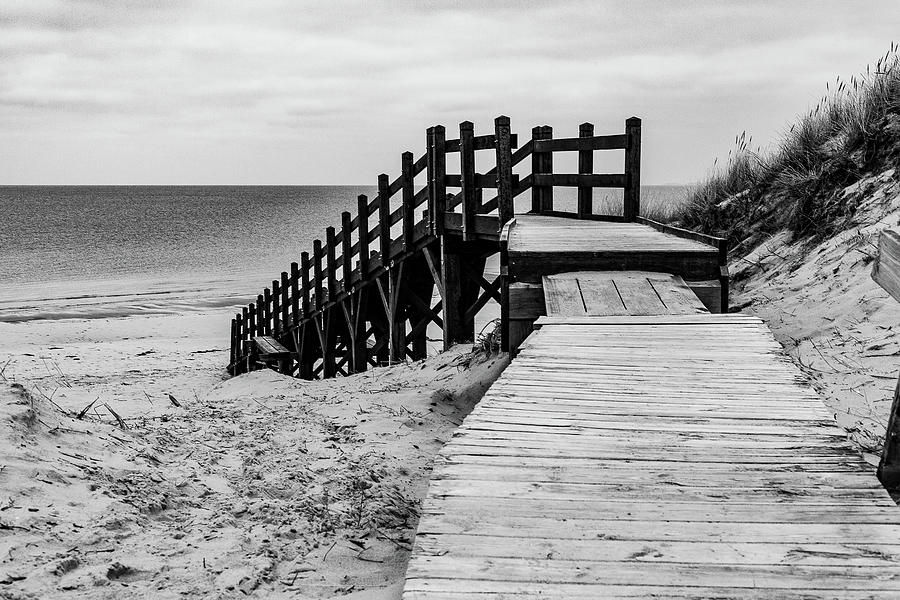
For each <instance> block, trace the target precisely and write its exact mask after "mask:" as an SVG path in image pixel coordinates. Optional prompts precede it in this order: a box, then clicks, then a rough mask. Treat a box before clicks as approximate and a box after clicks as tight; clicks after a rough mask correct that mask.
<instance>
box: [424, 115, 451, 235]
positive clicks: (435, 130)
mask: <svg viewBox="0 0 900 600" xmlns="http://www.w3.org/2000/svg"><path fill="white" fill-rule="evenodd" d="M445 142H446V132H445V131H444V126H443V125H435V126H434V127H430V128H429V129H428V150H427V151H428V159H427V160H428V162H427V164H426V169H427V175H428V219H429V224H430V229H431V234H432V235H435V236H439V235H442V234H443V233H444V213H445V212H446V207H447V182H446V181H445V180H444V176H445V175H446V174H447V154H446V151H445V149H444V145H445Z"/></svg>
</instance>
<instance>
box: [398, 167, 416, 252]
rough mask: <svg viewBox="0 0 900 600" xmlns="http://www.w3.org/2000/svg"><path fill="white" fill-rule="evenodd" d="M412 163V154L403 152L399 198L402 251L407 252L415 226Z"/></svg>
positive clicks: (411, 244) (410, 248) (414, 193)
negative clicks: (400, 205) (401, 202)
mask: <svg viewBox="0 0 900 600" xmlns="http://www.w3.org/2000/svg"><path fill="white" fill-rule="evenodd" d="M413 162H415V158H414V157H413V153H412V152H404V153H403V154H402V155H401V157H400V165H401V175H400V177H401V182H402V185H401V187H400V191H401V194H402V195H401V198H402V200H403V208H402V209H401V210H402V211H403V250H404V251H406V252H409V251H411V250H412V248H413V241H414V240H413V231H414V228H415V226H416V213H415V211H416V207H415V206H413V202H414V200H413V197H414V196H415V195H416V190H415V186H414V185H413V178H414V175H413Z"/></svg>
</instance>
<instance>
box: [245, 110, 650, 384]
mask: <svg viewBox="0 0 900 600" xmlns="http://www.w3.org/2000/svg"><path fill="white" fill-rule="evenodd" d="M640 132H641V122H640V119H637V118H636V117H632V118H631V119H628V120H627V121H626V122H625V133H623V134H617V135H606V136H595V135H593V125H591V124H590V123H584V124H582V125H581V126H580V127H579V129H578V136H577V137H571V138H558V139H553V130H552V128H551V127H549V126H540V127H535V128H534V129H533V130H532V137H531V139H530V140H528V141H526V142H525V143H524V144H522V145H521V146H519V143H518V137H517V136H516V134H514V133H512V132H511V128H510V122H509V118H508V117H504V116H501V117H498V118H497V119H495V121H494V131H493V133H489V134H486V135H476V134H475V126H474V124H472V123H471V122H469V121H465V122H463V123H461V124H460V126H459V137H457V138H452V139H448V138H447V135H446V130H445V128H444V127H443V126H441V125H437V126H434V127H431V128H429V129H428V131H427V133H426V151H425V153H424V154H423V155H422V156H420V157H418V158H415V156H414V155H413V153H411V152H404V153H403V154H402V156H401V161H400V176H399V177H397V178H396V179H394V180H391V178H390V177H389V176H388V175H386V174H382V175H380V176H379V177H378V195H377V196H376V197H375V198H373V199H371V200H369V199H368V198H367V197H366V196H359V197H358V199H357V200H358V201H357V211H356V214H355V215H352V214H351V213H349V212H345V213H343V214H342V215H341V227H340V230H339V231H338V230H336V229H335V228H333V227H329V228H328V229H327V230H326V235H325V240H324V242H323V241H322V240H315V242H314V243H313V250H312V254H309V253H307V252H302V253H301V254H300V261H299V263H298V262H293V263H291V267H290V271H285V272H282V273H281V274H280V277H279V278H278V279H276V280H273V281H272V284H271V288H266V289H265V290H263V293H262V294H260V295H259V296H258V297H257V299H256V302H255V303H251V304H249V305H248V306H247V307H245V308H244V309H242V311H241V312H240V313H238V314H236V315H235V317H234V319H233V320H232V325H231V353H230V364H229V366H228V370H229V372H230V373H232V374H240V373H244V372H247V371H248V370H252V369H254V368H257V366H258V365H257V364H256V363H254V361H253V360H252V359H251V358H250V353H251V352H252V347H253V344H251V343H250V342H252V340H253V339H254V338H255V337H258V336H271V337H272V338H273V339H274V340H275V341H277V342H278V343H279V344H282V345H284V346H285V347H286V348H288V349H289V350H290V352H291V360H289V361H281V362H280V363H279V365H280V366H279V370H280V371H281V372H283V373H285V374H289V375H295V376H297V377H301V378H305V379H311V378H317V377H333V376H335V375H339V374H340V375H346V374H349V373H356V372H360V371H364V370H366V369H367V368H368V367H370V366H374V365H379V364H384V363H389V362H395V361H402V360H405V359H406V358H412V359H419V358H423V357H424V356H425V352H426V341H427V338H426V332H427V329H428V327H429V326H430V325H435V326H437V327H439V328H440V329H441V330H442V332H443V344H444V347H445V348H446V347H449V346H451V345H452V344H454V343H458V342H465V341H470V340H472V339H473V337H474V319H475V315H476V314H477V313H478V311H479V310H480V309H481V308H482V307H483V306H484V305H485V304H486V303H487V302H489V301H490V300H492V299H494V300H498V301H500V303H501V312H504V311H506V308H508V307H507V306H506V302H507V299H506V298H505V297H504V296H505V295H506V293H507V290H505V289H504V288H503V285H502V284H501V281H502V279H501V278H496V279H495V280H494V281H488V280H487V279H485V277H484V264H485V261H486V260H487V258H488V257H490V256H491V255H493V254H496V253H497V252H499V250H500V232H501V230H502V228H503V225H504V224H505V223H507V222H508V221H509V220H510V219H512V218H513V216H514V213H515V211H514V199H515V198H516V197H517V196H519V195H520V194H522V193H524V192H526V191H528V190H531V193H532V211H531V212H535V213H540V214H547V215H564V216H567V217H572V218H582V219H602V220H612V221H623V220H624V221H635V220H637V218H638V212H639V210H640ZM598 150H624V151H625V166H626V168H625V172H624V173H614V174H598V173H594V172H593V164H594V162H593V153H594V151H598ZM487 151H491V154H492V158H493V166H492V167H491V168H490V169H487V170H483V171H479V170H478V165H479V163H480V162H483V160H482V157H483V156H485V155H486V152H487ZM556 152H576V153H577V154H578V173H555V172H554V169H553V154H554V153H556ZM451 153H458V154H459V164H460V172H459V173H458V174H454V173H447V154H451ZM529 156H530V157H531V173H530V174H528V175H526V176H524V177H520V176H519V175H517V174H514V173H513V169H514V168H515V167H516V166H517V165H519V164H520V163H522V162H523V161H525V160H526V159H527V158H528V157H529ZM417 177H419V178H421V181H420V182H419V184H418V185H417V183H416V178H417ZM558 186H574V187H577V188H578V206H577V210H576V211H575V212H571V213H563V212H560V211H558V210H555V209H554V205H553V188H554V187H558ZM417 187H418V188H419V191H416V189H417ZM595 187H621V188H623V190H624V206H623V215H624V216H618V215H597V214H594V212H593V208H592V203H591V194H592V190H593V188H595ZM448 188H449V193H448ZM485 198H486V199H485ZM372 217H374V219H375V221H376V222H375V223H374V226H373V224H372V223H371V220H372ZM398 224H399V226H398V227H396V228H394V226H395V225H398ZM435 290H436V291H437V295H436V298H434V299H433V296H434V291H435ZM504 307H505V308H504Z"/></svg>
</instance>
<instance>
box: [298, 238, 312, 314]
mask: <svg viewBox="0 0 900 600" xmlns="http://www.w3.org/2000/svg"><path fill="white" fill-rule="evenodd" d="M309 262H310V261H309V252H301V253H300V286H301V287H300V289H301V294H302V301H303V305H302V307H301V308H302V309H303V318H304V319H308V318H309V313H310V312H311V311H310V306H309V304H310V301H309V267H310V264H309Z"/></svg>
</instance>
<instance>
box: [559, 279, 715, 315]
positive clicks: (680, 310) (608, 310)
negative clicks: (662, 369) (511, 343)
mask: <svg viewBox="0 0 900 600" xmlns="http://www.w3.org/2000/svg"><path fill="white" fill-rule="evenodd" d="M543 279H544V283H543V288H544V290H543V291H544V302H545V306H546V314H547V316H551V317H560V316H562V317H579V316H588V315H593V316H612V315H684V314H699V313H706V312H709V311H708V310H706V307H705V306H703V303H702V302H701V301H700V299H699V298H698V297H697V296H696V295H695V294H694V292H693V291H691V288H689V287H688V286H687V284H685V282H684V280H683V279H682V278H681V277H679V276H678V275H670V274H668V273H651V272H644V271H580V272H578V273H561V274H559V275H548V276H547V277H544V278H543Z"/></svg>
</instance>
